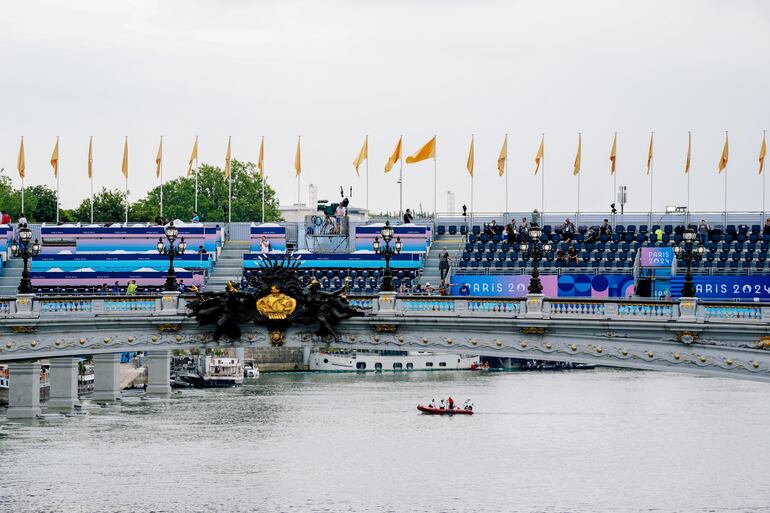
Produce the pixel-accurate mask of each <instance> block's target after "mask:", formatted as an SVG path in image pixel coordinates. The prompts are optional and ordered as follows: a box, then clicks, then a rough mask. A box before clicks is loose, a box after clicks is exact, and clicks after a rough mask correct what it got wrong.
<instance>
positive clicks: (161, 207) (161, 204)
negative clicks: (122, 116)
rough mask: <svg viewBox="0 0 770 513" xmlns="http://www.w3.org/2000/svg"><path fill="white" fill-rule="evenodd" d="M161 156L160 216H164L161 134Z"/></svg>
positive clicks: (161, 137) (159, 165) (159, 164)
mask: <svg viewBox="0 0 770 513" xmlns="http://www.w3.org/2000/svg"><path fill="white" fill-rule="evenodd" d="M160 147H161V156H160V162H158V167H159V168H160V217H161V218H163V150H162V148H163V136H162V135H161V136H160Z"/></svg>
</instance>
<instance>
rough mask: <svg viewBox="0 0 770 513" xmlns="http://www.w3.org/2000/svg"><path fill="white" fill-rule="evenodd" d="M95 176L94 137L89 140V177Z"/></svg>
mask: <svg viewBox="0 0 770 513" xmlns="http://www.w3.org/2000/svg"><path fill="white" fill-rule="evenodd" d="M93 176H94V138H93V136H91V138H90V139H89V140H88V178H91V177H93Z"/></svg>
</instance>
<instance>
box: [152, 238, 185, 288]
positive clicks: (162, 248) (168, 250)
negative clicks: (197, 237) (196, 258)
mask: <svg viewBox="0 0 770 513" xmlns="http://www.w3.org/2000/svg"><path fill="white" fill-rule="evenodd" d="M178 235H179V230H178V229H177V228H176V227H175V226H174V223H170V224H169V225H168V226H166V239H168V247H166V245H165V244H163V237H159V238H158V244H157V245H156V247H157V248H158V253H160V254H161V255H168V273H166V284H165V285H164V287H163V290H165V291H167V292H171V291H174V290H177V289H178V286H177V283H176V273H175V272H174V257H175V256H177V255H184V252H185V250H186V249H187V243H186V242H185V241H184V237H182V240H180V241H179V244H177V246H176V247H174V241H175V240H176V238H177V236H178Z"/></svg>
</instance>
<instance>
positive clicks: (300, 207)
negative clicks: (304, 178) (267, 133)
mask: <svg viewBox="0 0 770 513" xmlns="http://www.w3.org/2000/svg"><path fill="white" fill-rule="evenodd" d="M301 141H302V136H301V135H298V136H297V150H298V151H299V149H300V142H301ZM295 167H296V163H295ZM300 169H302V156H301V154H300ZM295 172H296V173H297V228H298V229H299V225H300V222H301V219H300V216H301V215H302V214H301V212H300V211H301V209H302V205H301V201H300V192H299V189H300V175H301V174H302V172H301V171H298V170H297V169H295ZM297 245H299V232H298V233H297Z"/></svg>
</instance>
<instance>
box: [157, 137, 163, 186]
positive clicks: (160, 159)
mask: <svg viewBox="0 0 770 513" xmlns="http://www.w3.org/2000/svg"><path fill="white" fill-rule="evenodd" d="M162 162H163V136H162V135H161V136H160V146H158V154H157V155H156V156H155V177H156V178H160V165H161V163H162Z"/></svg>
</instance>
